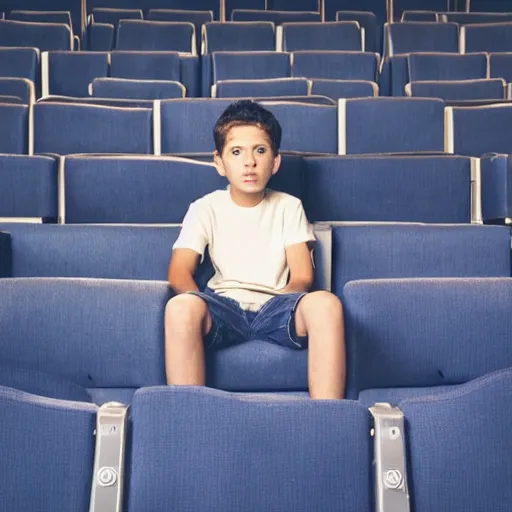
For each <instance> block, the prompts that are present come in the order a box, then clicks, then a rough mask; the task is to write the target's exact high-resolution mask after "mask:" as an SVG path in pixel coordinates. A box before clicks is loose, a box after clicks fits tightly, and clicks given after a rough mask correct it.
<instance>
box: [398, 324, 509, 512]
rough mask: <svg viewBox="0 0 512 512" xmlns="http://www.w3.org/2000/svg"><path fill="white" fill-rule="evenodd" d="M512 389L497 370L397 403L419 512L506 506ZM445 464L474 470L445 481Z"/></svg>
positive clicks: (459, 511) (460, 511)
mask: <svg viewBox="0 0 512 512" xmlns="http://www.w3.org/2000/svg"><path fill="white" fill-rule="evenodd" d="M478 316H480V315H478ZM480 318H482V321H483V322H484V323H485V322H486V318H485V317H480ZM484 336H485V334H484ZM485 339H486V340H490V338H485ZM447 341H448V342H450V340H447ZM481 341H483V340H481ZM484 346H485V347H486V348H487V344H484ZM481 348H482V345H480V349H479V350H481ZM511 387H512V371H511V370H501V371H498V372H494V373H491V374H488V375H486V376H484V377H482V378H480V379H476V380H474V381H472V382H468V383H467V384H465V385H462V386H459V387H458V389H457V390H453V391H451V392H445V393H442V394H439V396H436V397H432V396H430V397H419V398H415V399H410V400H405V401H403V402H400V403H399V407H400V410H401V411H402V412H403V413H404V414H405V417H406V418H407V452H408V458H409V475H408V476H409V479H410V480H409V481H410V482H412V486H411V487H410V493H411V499H412V500H413V501H414V509H415V510H416V511H417V512H427V511H429V510H446V509H449V510H452V511H453V512H463V511H465V510H505V509H506V508H507V507H508V503H511V501H512V489H511V486H510V485H509V482H510V478H511V477H512V467H511V463H510V458H509V457H507V456H506V452H505V447H509V446H510V445H511V442H512V441H511V438H510V431H509V429H507V428H506V427H505V426H506V424H507V421H508V419H509V418H510V415H511V410H510V409H511V408H510V389H511ZM461 425H464V428H462V429H461V428H460V426H461ZM446 460H449V461H450V464H452V465H453V466H454V467H459V468H475V471H468V472H464V474H462V473H456V474H455V475H454V477H453V478H451V479H449V480H447V481H445V480H444V479H442V478H439V475H440V473H439V472H440V471H443V468H445V467H446V466H445V461H446ZM498 468H499V469H498ZM461 489H464V492H461Z"/></svg>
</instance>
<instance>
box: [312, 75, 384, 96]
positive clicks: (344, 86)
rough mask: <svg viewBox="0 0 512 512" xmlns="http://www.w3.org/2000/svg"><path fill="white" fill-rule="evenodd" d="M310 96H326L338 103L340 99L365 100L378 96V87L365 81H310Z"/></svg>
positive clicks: (320, 79)
mask: <svg viewBox="0 0 512 512" xmlns="http://www.w3.org/2000/svg"><path fill="white" fill-rule="evenodd" d="M310 82H311V89H310V94H312V95H319V96H327V97H328V98H331V99H333V100H334V101H338V100H339V99H340V98H365V97H373V96H378V95H379V86H378V85H377V84H376V83H375V82H369V81H366V80H332V79H325V78H318V79H315V80H310Z"/></svg>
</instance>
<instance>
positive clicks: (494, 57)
mask: <svg viewBox="0 0 512 512" xmlns="http://www.w3.org/2000/svg"><path fill="white" fill-rule="evenodd" d="M489 77H490V78H503V79H504V80H505V81H506V82H507V83H511V82H512V52H508V53H507V52H503V53H490V54H489Z"/></svg>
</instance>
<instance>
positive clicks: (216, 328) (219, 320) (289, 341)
mask: <svg viewBox="0 0 512 512" xmlns="http://www.w3.org/2000/svg"><path fill="white" fill-rule="evenodd" d="M189 293H191V294H193V295H197V296H198V297H201V299H203V300H204V301H205V302H206V304H207V306H208V311H209V312H210V315H211V317H212V328H211V329H210V332H209V333H208V335H207V336H206V337H205V340H204V342H205V347H206V348H211V349H218V348H225V347H229V346H231V345H237V344H240V343H244V342H246V341H249V340H255V339H258V340H263V341H268V342H269V343H274V344H275V345H281V346H284V347H288V348H293V349H302V348H306V346H307V336H297V333H296V331H295V310H296V309H297V305H298V304H299V301H300V300H301V299H302V297H304V296H305V295H306V294H305V293H290V294H286V295H277V296H275V297H272V298H271V299H270V300H269V301H267V302H265V304H263V306H262V307H261V309H260V310H259V311H256V312H252V311H245V310H243V309H242V308H241V307H240V305H239V303H238V302H237V301H236V300H234V299H230V298H229V297H223V296H221V295H218V294H216V293H215V292H213V291H212V290H210V289H209V288H206V290H205V291H204V292H189Z"/></svg>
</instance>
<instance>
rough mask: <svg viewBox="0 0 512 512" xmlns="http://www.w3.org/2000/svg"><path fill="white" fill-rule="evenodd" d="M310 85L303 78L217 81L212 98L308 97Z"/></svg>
mask: <svg viewBox="0 0 512 512" xmlns="http://www.w3.org/2000/svg"><path fill="white" fill-rule="evenodd" d="M310 89H311V83H310V81H309V80H307V79H305V78H263V79H259V80H219V81H217V82H216V83H215V85H214V86H213V88H212V97H214V98H247V97H251V96H252V97H253V98H254V97H255V98H265V97H268V98H276V97H278V96H308V95H309V93H310Z"/></svg>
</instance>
